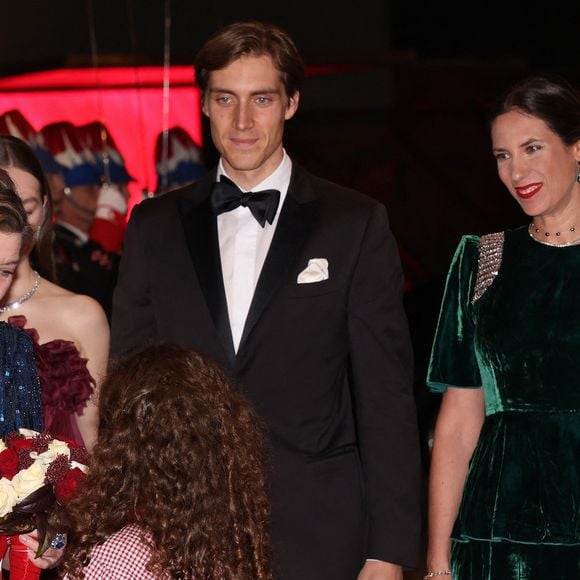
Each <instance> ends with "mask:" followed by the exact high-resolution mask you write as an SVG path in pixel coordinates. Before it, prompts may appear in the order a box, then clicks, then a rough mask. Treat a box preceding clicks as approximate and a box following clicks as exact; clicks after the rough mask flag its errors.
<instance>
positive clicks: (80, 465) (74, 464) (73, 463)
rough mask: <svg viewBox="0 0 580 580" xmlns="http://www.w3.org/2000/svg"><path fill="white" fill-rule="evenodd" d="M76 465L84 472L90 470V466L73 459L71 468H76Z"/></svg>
mask: <svg viewBox="0 0 580 580" xmlns="http://www.w3.org/2000/svg"><path fill="white" fill-rule="evenodd" d="M75 467H77V468H78V469H80V470H81V471H82V472H83V473H87V471H88V470H89V468H88V467H87V466H86V465H84V464H82V463H78V462H77V461H71V462H70V468H71V469H74V468H75Z"/></svg>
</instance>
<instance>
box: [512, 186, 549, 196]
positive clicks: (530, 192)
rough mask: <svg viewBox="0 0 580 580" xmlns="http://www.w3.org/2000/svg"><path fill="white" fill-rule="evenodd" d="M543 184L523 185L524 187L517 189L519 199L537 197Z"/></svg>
mask: <svg viewBox="0 0 580 580" xmlns="http://www.w3.org/2000/svg"><path fill="white" fill-rule="evenodd" d="M542 186H543V184H542V183H529V184H528V185H523V186H522V187H516V188H515V190H516V193H517V194H518V197H520V198H522V199H529V198H530V197H532V196H534V195H536V193H538V191H540V189H542Z"/></svg>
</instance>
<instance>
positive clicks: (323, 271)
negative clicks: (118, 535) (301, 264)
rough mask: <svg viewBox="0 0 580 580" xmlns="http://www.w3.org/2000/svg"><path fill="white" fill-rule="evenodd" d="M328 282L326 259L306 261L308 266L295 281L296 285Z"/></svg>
mask: <svg viewBox="0 0 580 580" xmlns="http://www.w3.org/2000/svg"><path fill="white" fill-rule="evenodd" d="M323 280H328V260H327V259H326V258H312V259H311V260H308V266H306V268H305V269H304V270H302V272H300V274H298V279H297V280H296V281H297V282H298V284H312V282H322V281H323Z"/></svg>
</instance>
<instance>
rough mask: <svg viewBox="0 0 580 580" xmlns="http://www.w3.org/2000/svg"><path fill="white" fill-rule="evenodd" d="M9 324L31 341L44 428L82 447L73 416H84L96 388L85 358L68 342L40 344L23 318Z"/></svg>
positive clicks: (35, 334) (12, 319)
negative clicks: (25, 334)
mask: <svg viewBox="0 0 580 580" xmlns="http://www.w3.org/2000/svg"><path fill="white" fill-rule="evenodd" d="M8 322H9V323H10V324H13V325H14V326H16V327H18V328H21V329H23V330H24V331H25V332H26V333H27V334H28V335H29V336H30V338H31V339H32V341H33V344H34V356H35V359H36V370H37V372H38V376H39V378H40V394H41V401H42V412H43V416H44V429H45V430H46V431H48V432H49V433H51V434H52V435H53V436H54V437H58V436H61V437H66V438H68V439H72V440H73V441H75V442H76V443H78V444H79V445H83V444H84V443H83V439H82V436H81V434H80V432H79V429H78V427H77V423H76V418H75V414H79V415H80V414H82V413H83V410H84V408H85V407H86V405H87V402H88V400H89V399H90V397H91V395H92V393H93V389H94V385H95V381H94V379H93V378H92V377H91V374H90V373H89V370H88V368H87V359H85V358H82V357H81V355H80V353H79V351H78V350H77V348H76V346H75V344H74V343H73V342H71V341H69V340H59V339H56V340H51V341H50V342H46V343H43V344H40V343H39V336H38V332H37V331H36V330H35V329H34V328H26V322H27V320H26V318H25V317H24V316H11V317H10V318H9V319H8Z"/></svg>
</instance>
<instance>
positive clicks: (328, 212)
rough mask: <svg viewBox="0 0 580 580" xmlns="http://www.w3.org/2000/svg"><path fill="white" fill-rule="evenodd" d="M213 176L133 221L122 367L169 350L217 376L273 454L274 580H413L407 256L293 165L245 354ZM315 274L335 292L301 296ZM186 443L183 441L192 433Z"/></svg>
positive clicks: (311, 290)
mask: <svg viewBox="0 0 580 580" xmlns="http://www.w3.org/2000/svg"><path fill="white" fill-rule="evenodd" d="M214 180H215V171H214V172H211V173H210V174H209V175H208V176H207V177H206V178H204V179H202V180H201V181H199V182H197V183H196V184H194V185H192V186H189V187H187V188H185V189H182V190H179V191H176V192H172V193H168V194H165V195H164V196H162V197H160V198H156V199H152V200H147V201H144V202H142V203H141V204H139V205H138V206H137V207H135V208H134V210H133V213H132V215H131V219H130V222H129V227H128V231H127V233H126V237H125V245H124V249H123V254H122V258H121V268H120V275H119V282H118V285H117V288H116V291H115V296H114V306H113V323H112V354H113V356H118V355H121V354H124V353H127V352H128V351H130V350H132V349H134V348H135V347H139V346H141V345H143V344H146V343H150V342H159V341H172V342H177V343H180V344H182V345H186V346H190V347H194V348H196V349H198V350H199V351H201V352H203V353H205V354H207V355H209V356H211V357H213V358H214V359H216V360H217V361H218V362H220V363H221V364H222V365H223V366H224V367H225V368H226V369H227V370H228V371H229V373H230V374H231V376H232V377H233V378H234V380H235V381H236V383H237V384H239V385H240V387H241V388H243V389H244V391H245V393H246V394H247V396H248V397H249V398H250V400H251V401H252V402H253V404H254V405H255V407H256V409H257V411H258V412H259V413H260V414H261V415H262V416H263V417H264V418H265V420H266V423H267V426H268V428H269V432H270V434H271V441H272V455H273V470H272V484H271V486H272V488H271V500H272V536H273V542H274V555H275V565H276V578H280V579H284V580H290V579H291V580H307V579H313V580H314V579H316V580H326V579H328V580H341V579H344V580H352V579H355V578H356V575H357V572H358V571H359V569H360V567H361V565H362V564H363V563H364V560H365V558H377V559H381V560H386V561H389V562H394V563H399V564H402V565H405V566H410V567H413V566H415V565H416V564H417V556H418V543H419V511H420V510H419V458H418V435H417V427H416V413H415V406H414V400H413V393H412V367H413V365H412V354H411V349H410V341H409V336H408V327H407V321H406V317H405V314H404V310H403V306H402V274H401V267H400V260H399V256H398V251H397V246H396V243H395V240H394V239H393V236H392V235H391V232H390V230H389V226H388V221H387V214H386V211H385V209H384V206H383V205H382V204H380V203H378V202H377V201H375V200H372V199H371V198H368V197H366V196H363V195H361V194H359V193H357V192H354V191H352V190H348V189H345V188H342V187H339V186H337V185H335V184H332V183H330V182H327V181H324V180H322V179H319V178H316V177H314V176H312V175H310V174H308V173H307V172H306V171H304V170H303V169H301V168H300V167H297V166H296V164H294V167H293V172H292V178H291V182H290V187H289V190H288V195H287V196H286V199H285V201H284V205H283V207H282V210H281V214H280V217H279V221H278V224H277V227H276V232H275V234H274V238H273V240H272V244H271V247H270V250H269V253H268V255H267V258H266V261H265V264H264V267H263V269H262V272H261V275H260V278H259V280H258V284H257V288H256V290H255V294H254V297H253V301H252V304H251V307H250V311H249V313H248V317H247V320H246V324H245V328H244V332H243V336H242V340H241V343H240V346H239V349H238V352H237V354H236V353H235V352H234V348H233V343H232V338H231V332H230V327H229V320H228V314H227V304H226V298H225V291H224V287H223V280H222V274H221V265H220V254H219V244H218V237H217V224H216V222H217V220H216V218H215V217H214V216H213V215H212V214H211V211H210V207H209V201H208V200H209V193H210V187H211V183H212V182H213V181H214ZM312 258H325V259H326V260H327V261H328V268H329V277H328V279H327V280H324V281H320V282H315V283H309V284H298V283H297V277H298V274H299V273H300V272H301V271H302V270H304V269H305V268H306V266H307V265H308V261H309V260H310V259H312ZM184 428H186V426H184Z"/></svg>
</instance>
